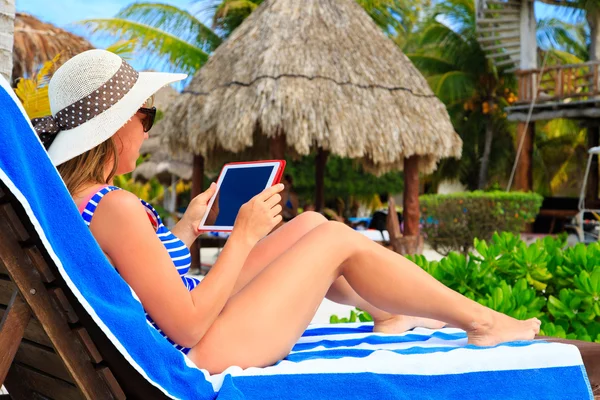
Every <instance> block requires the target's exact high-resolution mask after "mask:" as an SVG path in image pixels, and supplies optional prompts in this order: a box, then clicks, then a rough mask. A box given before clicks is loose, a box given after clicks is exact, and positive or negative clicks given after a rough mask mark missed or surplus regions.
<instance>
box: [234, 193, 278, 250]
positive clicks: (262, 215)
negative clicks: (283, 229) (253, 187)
mask: <svg viewBox="0 0 600 400" xmlns="http://www.w3.org/2000/svg"><path fill="white" fill-rule="evenodd" d="M283 187H284V186H283V184H281V183H280V184H278V185H275V186H271V187H270V188H267V189H265V190H263V191H262V192H261V193H259V194H257V195H256V196H254V197H253V198H252V199H251V200H250V201H249V202H247V203H246V204H244V205H243V206H242V207H241V208H240V211H239V212H238V215H237V218H236V219H235V224H234V225H233V231H234V232H239V233H241V234H242V235H243V236H244V237H245V238H246V240H248V241H250V243H251V244H253V245H254V244H256V243H257V242H258V241H259V240H261V239H262V238H264V237H265V236H267V235H268V234H269V233H270V232H271V231H272V230H273V228H274V227H275V226H277V224H279V223H280V222H281V220H282V217H281V210H282V207H281V204H279V203H280V202H281V195H280V194H279V193H280V192H281V191H282V190H283Z"/></svg>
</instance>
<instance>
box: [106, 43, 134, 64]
mask: <svg viewBox="0 0 600 400" xmlns="http://www.w3.org/2000/svg"><path fill="white" fill-rule="evenodd" d="M136 45H137V39H130V40H119V41H117V42H115V43H113V44H111V45H110V46H108V47H107V48H106V50H107V51H110V52H111V53H115V54H117V55H118V56H120V57H122V58H124V59H126V60H130V59H131V57H132V56H133V52H134V50H135V47H136Z"/></svg>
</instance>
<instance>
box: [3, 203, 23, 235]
mask: <svg viewBox="0 0 600 400" xmlns="http://www.w3.org/2000/svg"><path fill="white" fill-rule="evenodd" d="M0 209H2V211H3V212H4V215H5V218H6V219H7V220H8V226H10V229H11V230H12V231H13V232H14V234H15V236H16V238H17V240H20V241H22V242H24V241H25V240H27V239H29V233H27V229H25V227H24V226H23V224H22V223H21V221H19V217H18V216H17V213H16V212H15V209H14V208H13V207H12V205H10V204H3V205H2V206H0Z"/></svg>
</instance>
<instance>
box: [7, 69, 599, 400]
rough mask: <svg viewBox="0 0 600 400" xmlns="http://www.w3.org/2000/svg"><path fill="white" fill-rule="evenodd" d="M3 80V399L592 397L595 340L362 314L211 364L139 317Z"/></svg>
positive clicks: (595, 371)
mask: <svg viewBox="0 0 600 400" xmlns="http://www.w3.org/2000/svg"><path fill="white" fill-rule="evenodd" d="M0 84H1V87H0V304H1V306H0V309H2V312H3V317H2V323H1V325H0V384H2V383H4V384H5V385H6V387H7V389H8V391H9V393H10V397H11V398H14V399H45V398H50V399H81V398H85V399H112V398H116V399H123V398H132V399H138V398H139V399H160V398H185V399H187V398H190V399H191V398H193V399H203V398H207V399H215V398H219V399H242V398H248V399H281V398H286V399H298V400H302V399H318V398H323V399H338V398H356V399H358V398H373V399H375V398H376V399H385V398H406V399H410V398H422V397H427V398H434V399H442V398H447V399H448V398H458V397H460V398H479V397H480V396H481V394H482V393H485V395H484V396H485V397H486V398H493V399H505V398H521V397H527V398H530V399H534V398H538V399H542V398H544V399H549V398H555V399H558V398H592V396H593V395H592V389H591V387H590V384H589V382H588V381H587V378H588V377H589V378H590V379H591V380H592V385H594V387H596V386H598V384H599V383H600V380H599V378H600V377H599V373H600V371H599V368H598V359H599V358H600V356H599V350H598V346H594V345H592V344H582V343H576V342H570V343H574V344H576V345H577V346H581V347H580V349H581V350H582V353H583V356H584V361H583V362H582V359H581V356H580V354H579V351H578V350H577V348H576V347H575V346H571V345H564V344H555V343H546V342H541V341H536V342H518V343H512V344H506V345H501V346H497V347H494V348H475V347H473V346H465V335H464V332H461V331H459V330H456V329H445V330H441V331H429V330H423V329H422V330H415V331H413V332H409V333H407V334H405V335H395V336H392V335H375V334H373V333H372V332H371V328H370V326H369V325H368V324H367V325H364V324H354V325H353V324H348V325H340V326H337V325H332V326H313V327H310V328H309V329H308V330H307V332H306V333H305V335H304V336H303V337H302V338H301V339H300V340H299V342H298V344H297V345H296V346H295V347H294V349H293V350H292V352H291V354H290V355H289V356H288V357H287V358H286V359H285V360H284V361H281V362H279V363H278V364H276V365H275V366H273V367H268V368H250V369H247V370H244V371H242V370H241V369H239V368H235V367H233V368H231V369H228V370H227V371H226V373H224V374H219V375H215V376H209V375H208V374H207V373H206V371H201V370H198V369H197V368H195V367H194V366H193V365H190V364H189V362H188V361H189V360H187V359H186V358H185V357H184V356H183V355H182V354H181V353H180V352H178V351H177V350H175V349H174V348H173V347H172V346H171V345H169V344H168V343H167V342H166V340H165V339H164V338H163V337H162V336H160V335H159V334H158V333H157V332H156V331H154V330H153V329H154V328H152V327H151V326H150V325H148V324H147V323H146V320H145V316H144V313H143V310H142V308H141V305H140V304H139V301H137V300H136V298H135V296H134V294H133V293H132V292H131V290H130V289H129V287H128V286H127V285H126V283H125V282H124V281H122V279H120V278H119V276H118V274H117V273H116V272H115V271H114V270H113V269H112V267H111V266H110V264H109V263H108V262H107V261H106V259H105V258H104V256H103V254H102V252H101V250H100V249H99V248H98V247H97V245H96V244H95V242H94V240H93V237H92V236H91V234H90V233H89V231H88V230H87V227H85V225H84V224H83V222H82V221H81V219H80V216H79V215H78V212H77V210H76V207H75V205H74V204H71V202H70V201H69V200H70V199H69V195H68V192H67V191H66V188H65V187H64V185H62V182H61V181H60V177H59V176H58V174H57V173H56V170H55V169H54V168H53V167H52V166H51V164H50V161H49V159H48V158H47V156H46V155H45V152H44V150H43V148H42V147H41V144H40V143H39V141H37V138H36V137H35V136H34V134H33V132H32V131H31V129H30V127H29V125H28V123H27V122H26V119H25V116H24V115H23V111H22V109H21V108H20V105H19V104H18V103H17V101H16V99H15V97H14V95H12V93H11V92H10V88H9V87H8V85H7V84H6V82H4V81H2V80H1V79H0ZM82 249H85V251H81V250H82ZM290 312H293V310H290ZM584 362H585V363H586V368H587V374H586V370H585V369H584V367H583V363H584ZM565 396H566V397H565Z"/></svg>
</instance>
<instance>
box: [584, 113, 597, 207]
mask: <svg viewBox="0 0 600 400" xmlns="http://www.w3.org/2000/svg"><path fill="white" fill-rule="evenodd" d="M599 136H600V127H599V126H598V125H593V126H588V128H587V144H588V148H592V147H597V146H599V145H600V139H599ZM598 172H599V171H598V157H592V165H590V175H589V176H588V180H587V182H585V183H586V184H587V185H586V194H585V198H586V200H585V203H586V204H587V205H588V206H589V207H591V208H597V207H598V180H599V178H600V174H599V173H598Z"/></svg>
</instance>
